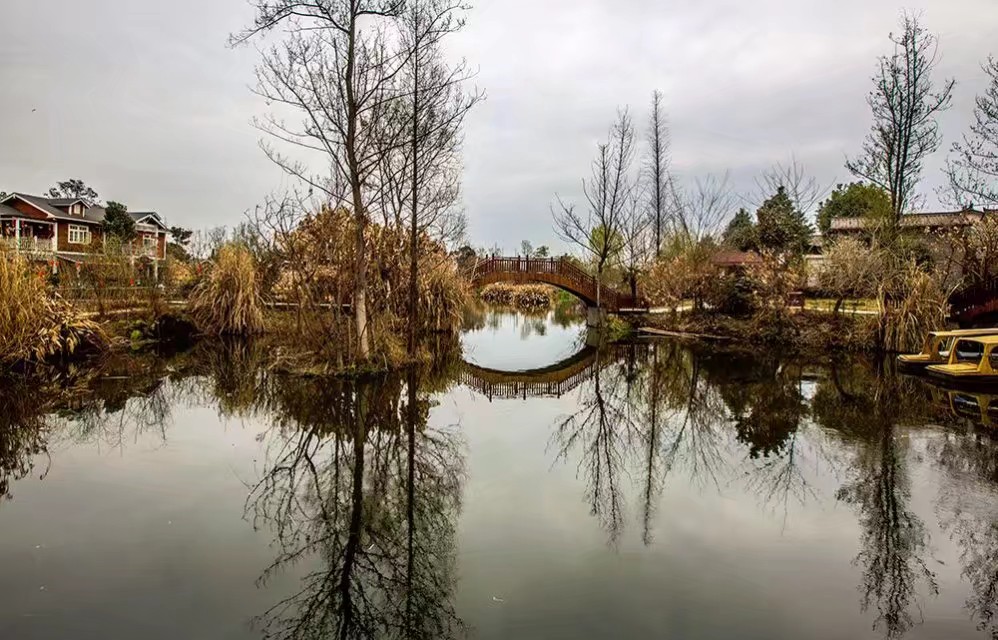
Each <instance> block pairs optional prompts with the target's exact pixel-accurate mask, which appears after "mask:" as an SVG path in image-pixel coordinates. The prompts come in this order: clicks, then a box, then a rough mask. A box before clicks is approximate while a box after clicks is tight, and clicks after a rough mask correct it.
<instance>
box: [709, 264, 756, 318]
mask: <svg viewBox="0 0 998 640" xmlns="http://www.w3.org/2000/svg"><path fill="white" fill-rule="evenodd" d="M755 287H756V283H755V282H754V281H753V280H752V278H750V277H749V276H748V275H746V274H725V275H721V276H719V277H718V278H716V279H715V280H714V282H713V283H712V285H711V287H710V289H709V290H708V291H707V299H706V302H707V304H709V305H710V306H711V307H712V308H713V309H714V310H715V311H718V312H720V313H723V314H726V315H731V316H739V315H746V314H749V313H752V312H753V311H754V310H755V299H754V292H755Z"/></svg>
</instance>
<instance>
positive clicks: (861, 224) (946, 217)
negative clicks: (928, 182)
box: [831, 211, 996, 231]
mask: <svg viewBox="0 0 998 640" xmlns="http://www.w3.org/2000/svg"><path fill="white" fill-rule="evenodd" d="M995 213H996V212H995V211H986V212H982V211H943V212H938V213H908V214H905V215H903V216H901V226H902V227H907V228H916V229H917V228H921V227H968V226H970V225H972V224H974V223H975V222H977V221H978V220H980V219H981V218H983V217H984V216H985V215H993V214H995ZM865 228H866V218H832V225H831V230H832V231H860V230H863V229H865Z"/></svg>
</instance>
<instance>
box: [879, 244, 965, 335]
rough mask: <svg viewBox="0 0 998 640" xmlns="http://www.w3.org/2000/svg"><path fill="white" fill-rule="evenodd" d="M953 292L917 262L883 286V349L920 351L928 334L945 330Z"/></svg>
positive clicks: (904, 268)
mask: <svg viewBox="0 0 998 640" xmlns="http://www.w3.org/2000/svg"><path fill="white" fill-rule="evenodd" d="M949 294H950V292H949V291H946V290H944V289H943V287H942V286H941V285H940V283H939V281H938V279H937V278H934V277H933V276H932V275H930V274H928V273H926V272H925V271H924V270H923V269H922V268H920V267H919V266H918V265H917V264H915V263H914V262H911V263H908V264H907V265H904V266H903V267H902V268H901V269H899V271H898V273H897V274H896V275H895V276H894V277H893V278H891V279H890V280H888V281H887V282H886V283H885V284H884V285H883V286H882V294H881V299H882V300H884V301H885V302H884V309H883V315H882V317H881V322H880V330H881V345H882V347H883V348H884V349H885V350H887V351H896V352H910V351H918V350H919V348H920V346H921V344H922V341H923V340H924V339H925V334H926V333H928V332H929V331H934V330H936V329H939V328H941V327H943V326H945V323H946V315H947V312H948V309H949V303H948V300H949Z"/></svg>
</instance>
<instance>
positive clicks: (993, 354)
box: [988, 349, 998, 371]
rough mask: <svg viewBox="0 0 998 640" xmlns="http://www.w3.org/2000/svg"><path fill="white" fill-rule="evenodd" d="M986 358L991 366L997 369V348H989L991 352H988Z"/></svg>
mask: <svg viewBox="0 0 998 640" xmlns="http://www.w3.org/2000/svg"><path fill="white" fill-rule="evenodd" d="M988 360H989V361H990V363H991V368H992V369H993V370H995V371H998V349H991V353H989V354H988Z"/></svg>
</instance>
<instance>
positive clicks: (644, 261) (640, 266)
mask: <svg viewBox="0 0 998 640" xmlns="http://www.w3.org/2000/svg"><path fill="white" fill-rule="evenodd" d="M642 199H643V198H641V193H640V190H635V193H634V194H633V196H632V197H631V201H630V203H629V204H628V206H627V207H625V209H624V216H623V219H622V221H621V234H622V235H623V248H622V249H621V252H620V263H621V266H623V268H624V276H625V277H626V278H627V285H628V287H630V291H631V297H632V298H634V299H637V295H638V277H639V276H640V275H641V272H642V271H643V270H644V269H645V268H646V267H647V265H648V262H649V261H650V260H651V259H652V258H653V257H654V256H655V254H656V253H657V252H658V245H657V244H656V231H657V230H656V229H655V219H654V218H653V217H652V215H649V213H648V212H647V211H646V210H645V208H644V207H642V206H641V200H642Z"/></svg>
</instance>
